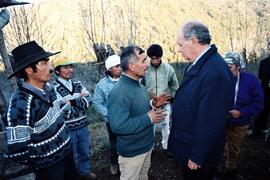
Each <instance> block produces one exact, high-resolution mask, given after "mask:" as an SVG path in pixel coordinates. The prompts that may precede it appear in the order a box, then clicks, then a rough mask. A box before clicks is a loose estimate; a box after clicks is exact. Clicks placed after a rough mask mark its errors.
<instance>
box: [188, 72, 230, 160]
mask: <svg viewBox="0 0 270 180" xmlns="http://www.w3.org/2000/svg"><path fill="white" fill-rule="evenodd" d="M202 87H203V88H202V89H201V92H200V96H199V98H200V101H199V102H200V104H199V108H198V113H197V116H196V120H195V121H196V122H195V130H194V139H193V144H192V150H191V157H190V159H191V160H192V161H193V162H195V163H197V164H199V165H204V163H205V162H206V160H207V159H208V157H209V156H210V154H211V152H213V150H214V149H215V148H216V147H219V146H218V145H219V143H222V142H225V139H224V138H225V132H226V125H227V115H228V110H229V108H230V106H231V104H232V102H233V101H232V100H233V89H232V84H231V82H230V81H229V80H227V79H225V78H224V77H223V76H220V75H214V76H211V77H207V79H206V80H205V81H204V82H203V85H202Z"/></svg>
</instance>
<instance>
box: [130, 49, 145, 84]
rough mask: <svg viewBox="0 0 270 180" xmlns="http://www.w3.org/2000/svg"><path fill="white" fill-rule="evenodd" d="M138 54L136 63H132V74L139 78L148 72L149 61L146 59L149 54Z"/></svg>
mask: <svg viewBox="0 0 270 180" xmlns="http://www.w3.org/2000/svg"><path fill="white" fill-rule="evenodd" d="M136 54H137V61H136V62H135V63H132V64H130V66H131V70H132V74H133V75H134V76H136V77H137V78H138V79H140V78H142V77H144V76H145V74H146V70H147V69H148V63H147V61H146V59H147V55H146V53H142V54H139V53H138V52H136Z"/></svg>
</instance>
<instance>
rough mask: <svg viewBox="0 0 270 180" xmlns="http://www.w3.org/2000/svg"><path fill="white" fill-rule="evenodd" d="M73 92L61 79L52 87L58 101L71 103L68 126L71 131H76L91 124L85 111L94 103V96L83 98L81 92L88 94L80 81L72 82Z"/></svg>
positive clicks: (67, 120)
mask: <svg viewBox="0 0 270 180" xmlns="http://www.w3.org/2000/svg"><path fill="white" fill-rule="evenodd" d="M71 83H72V90H71V91H70V90H69V89H68V88H67V87H66V86H65V85H64V84H63V83H62V82H61V81H59V79H57V80H56V81H55V82H54V83H53V84H52V85H53V87H54V89H55V91H56V94H57V99H58V100H61V101H70V103H71V110H70V111H69V118H68V119H66V124H67V125H68V128H69V130H70V131H75V130H78V129H80V128H83V127H85V126H87V125H88V124H89V122H88V119H87V116H86V112H85V110H86V109H87V108H88V107H89V106H90V105H91V103H92V96H91V95H87V96H84V97H81V96H80V94H81V92H88V91H87V90H86V89H85V87H84V86H83V85H82V83H81V82H80V81H76V80H71Z"/></svg>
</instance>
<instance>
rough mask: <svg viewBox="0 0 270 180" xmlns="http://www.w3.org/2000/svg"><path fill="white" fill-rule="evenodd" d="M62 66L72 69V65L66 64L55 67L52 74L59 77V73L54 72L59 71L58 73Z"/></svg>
mask: <svg viewBox="0 0 270 180" xmlns="http://www.w3.org/2000/svg"><path fill="white" fill-rule="evenodd" d="M63 66H72V67H73V65H72V64H68V65H58V66H57V67H55V68H54V73H55V74H56V76H59V73H58V72H56V71H59V72H60V69H61V67H63Z"/></svg>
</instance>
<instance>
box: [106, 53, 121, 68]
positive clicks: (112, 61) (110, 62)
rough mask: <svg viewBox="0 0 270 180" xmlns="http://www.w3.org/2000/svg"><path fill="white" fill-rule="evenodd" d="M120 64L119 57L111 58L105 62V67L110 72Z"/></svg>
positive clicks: (113, 56)
mask: <svg viewBox="0 0 270 180" xmlns="http://www.w3.org/2000/svg"><path fill="white" fill-rule="evenodd" d="M118 64H120V57H119V56H117V55H112V56H109V57H108V59H107V60H106V62H105V67H106V69H107V70H109V69H110V68H111V67H114V66H116V65H118Z"/></svg>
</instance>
